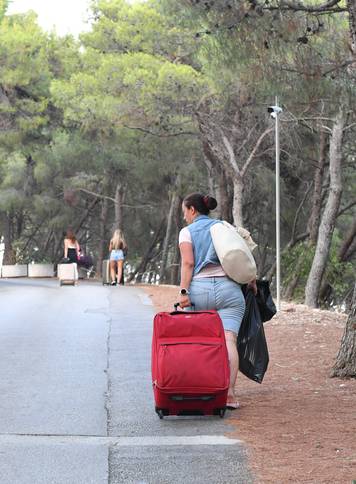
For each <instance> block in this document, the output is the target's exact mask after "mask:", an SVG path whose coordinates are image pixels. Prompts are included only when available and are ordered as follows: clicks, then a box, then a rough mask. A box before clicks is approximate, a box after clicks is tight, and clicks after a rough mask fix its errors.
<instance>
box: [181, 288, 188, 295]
mask: <svg viewBox="0 0 356 484" xmlns="http://www.w3.org/2000/svg"><path fill="white" fill-rule="evenodd" d="M179 294H180V295H181V296H189V291H188V290H187V289H184V288H183V289H181V290H180V291H179Z"/></svg>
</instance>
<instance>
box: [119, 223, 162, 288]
mask: <svg viewBox="0 0 356 484" xmlns="http://www.w3.org/2000/svg"><path fill="white" fill-rule="evenodd" d="M165 221H166V217H164V218H163V219H162V220H161V222H160V224H159V226H158V228H157V230H156V233H155V236H154V237H153V239H152V242H151V244H150V246H149V248H148V249H147V252H146V254H145V255H144V256H143V258H142V259H141V262H140V264H139V266H138V267H137V269H136V270H135V271H134V272H132V273H131V274H130V276H129V279H128V281H127V282H131V281H132V280H133V279H134V278H135V276H136V275H137V277H136V282H141V281H142V276H143V274H144V272H145V271H146V267H147V265H148V263H149V262H150V260H151V258H152V253H153V251H154V249H155V247H156V246H157V244H158V243H159V240H160V237H161V234H162V231H163V226H164V222H165Z"/></svg>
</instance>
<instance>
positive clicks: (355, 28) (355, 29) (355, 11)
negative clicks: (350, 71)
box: [347, 0, 356, 69]
mask: <svg viewBox="0 0 356 484" xmlns="http://www.w3.org/2000/svg"><path fill="white" fill-rule="evenodd" d="M347 10H348V12H349V27H350V47H351V52H352V56H353V60H354V61H355V60H356V3H355V0H347ZM353 68H354V69H355V66H354V67H353Z"/></svg>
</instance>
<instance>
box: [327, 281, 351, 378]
mask: <svg viewBox="0 0 356 484" xmlns="http://www.w3.org/2000/svg"><path fill="white" fill-rule="evenodd" d="M331 376H332V377H335V376H336V377H341V378H346V377H352V378H355V377H356V283H355V285H354V291H353V296H352V302H351V311H350V314H349V317H348V319H347V322H346V326H345V330H344V334H343V337H342V340H341V345H340V349H339V352H338V355H337V357H336V362H335V365H334V367H333V369H332V372H331Z"/></svg>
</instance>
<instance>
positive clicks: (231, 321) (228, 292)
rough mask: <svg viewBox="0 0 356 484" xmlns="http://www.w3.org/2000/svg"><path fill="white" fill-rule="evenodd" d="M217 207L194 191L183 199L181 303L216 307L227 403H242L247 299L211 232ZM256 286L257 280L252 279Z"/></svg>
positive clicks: (236, 406)
mask: <svg viewBox="0 0 356 484" xmlns="http://www.w3.org/2000/svg"><path fill="white" fill-rule="evenodd" d="M216 207H217V201H216V200H215V198H213V197H210V196H207V195H202V194H201V193H192V194H190V195H188V196H186V197H185V198H184V200H183V203H182V210H183V216H184V220H185V221H186V222H187V224H188V226H187V227H184V228H183V229H182V230H181V231H180V234H179V249H180V254H181V259H182V265H181V282H180V306H181V307H182V308H187V307H190V306H191V304H192V303H194V309H195V310H197V311H199V310H209V309H215V310H217V312H218V313H219V315H220V317H221V320H222V323H223V327H224V330H225V338H226V346H227V350H228V354H229V363H230V386H229V391H228V398H227V406H228V408H231V409H235V408H238V407H239V403H238V401H237V397H236V395H235V385H236V379H237V372H238V353H237V347H236V342H237V337H238V332H239V329H240V325H241V321H242V318H243V315H244V312H245V299H244V296H243V294H242V291H241V287H240V285H239V284H238V283H237V282H234V281H233V280H232V279H230V278H228V277H227V276H226V274H225V272H224V271H223V268H222V267H221V265H220V261H219V259H218V256H217V255H216V252H215V249H214V245H213V241H212V238H211V235H210V227H211V226H212V225H214V224H216V223H221V220H215V219H212V218H210V217H209V213H210V211H211V210H214V209H215V208H216ZM251 285H252V286H253V288H255V281H251Z"/></svg>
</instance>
